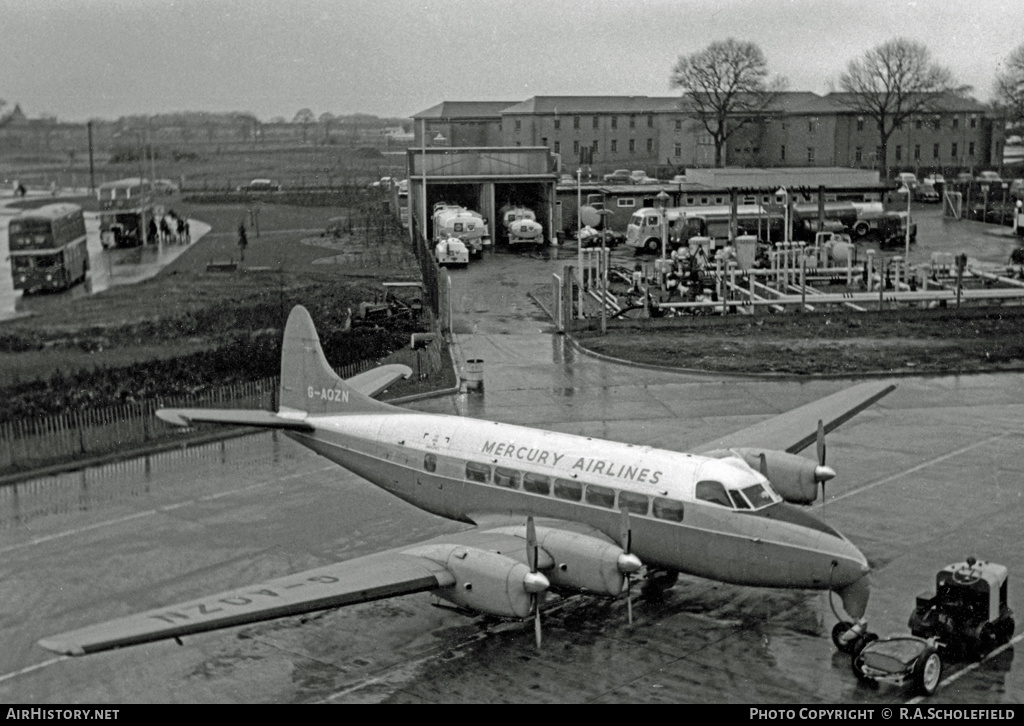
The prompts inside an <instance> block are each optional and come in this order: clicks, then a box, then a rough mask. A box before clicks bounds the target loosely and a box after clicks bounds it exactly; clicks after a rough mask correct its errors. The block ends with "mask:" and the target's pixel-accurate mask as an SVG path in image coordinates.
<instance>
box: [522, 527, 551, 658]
mask: <svg viewBox="0 0 1024 726" xmlns="http://www.w3.org/2000/svg"><path fill="white" fill-rule="evenodd" d="M526 557H527V559H528V560H529V564H530V575H529V576H527V578H526V581H525V582H524V583H523V584H524V587H525V588H526V591H527V592H528V593H530V600H531V606H532V607H533V634H534V637H535V638H536V641H537V647H538V648H539V647H540V641H541V635H540V599H541V596H542V595H543V594H544V591H545V590H547V589H548V585H549V583H548V579H547V578H546V577H544V575H541V574H540V573H538V572H537V560H538V559H539V557H540V548H539V546H538V545H537V530H536V528H535V527H534V526H533V517H532V516H530V517H527V518H526Z"/></svg>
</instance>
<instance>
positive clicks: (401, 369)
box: [345, 363, 412, 396]
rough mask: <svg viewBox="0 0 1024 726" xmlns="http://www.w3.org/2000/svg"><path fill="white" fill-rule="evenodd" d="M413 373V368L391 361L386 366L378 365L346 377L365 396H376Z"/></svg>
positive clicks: (347, 381) (349, 383)
mask: <svg viewBox="0 0 1024 726" xmlns="http://www.w3.org/2000/svg"><path fill="white" fill-rule="evenodd" d="M411 375H412V368H410V367H409V366H404V365H401V364H400V363H391V364H389V365H386V366H378V367H376V368H374V369H372V370H369V371H364V372H363V373H360V374H359V375H357V376H352V377H351V378H346V379H345V383H347V384H348V385H350V386H351V387H352V388H354V389H355V390H357V391H359V392H360V393H361V394H363V395H364V396H376V395H377V394H378V393H380V392H381V391H383V390H384V389H385V388H387V387H388V386H390V385H391V384H392V383H394V382H395V381H397V380H398V379H399V378H408V377H409V376H411Z"/></svg>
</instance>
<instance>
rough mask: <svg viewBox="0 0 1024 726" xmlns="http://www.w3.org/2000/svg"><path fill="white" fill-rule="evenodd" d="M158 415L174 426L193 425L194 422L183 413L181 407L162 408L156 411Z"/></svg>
mask: <svg viewBox="0 0 1024 726" xmlns="http://www.w3.org/2000/svg"><path fill="white" fill-rule="evenodd" d="M156 417H157V418H158V419H160V420H161V421H166V422H167V423H169V424H171V425H172V426H191V425H192V422H191V421H189V420H188V419H187V418H186V417H185V416H183V415H182V410H181V409H179V408H161V409H160V410H158V411H157V412H156Z"/></svg>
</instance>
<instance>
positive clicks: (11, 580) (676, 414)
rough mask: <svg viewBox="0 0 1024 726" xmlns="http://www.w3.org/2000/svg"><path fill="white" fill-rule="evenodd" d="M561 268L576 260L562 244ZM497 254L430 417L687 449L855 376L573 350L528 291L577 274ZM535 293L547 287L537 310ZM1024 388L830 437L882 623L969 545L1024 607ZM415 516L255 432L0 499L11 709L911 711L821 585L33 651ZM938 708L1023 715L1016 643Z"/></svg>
mask: <svg viewBox="0 0 1024 726" xmlns="http://www.w3.org/2000/svg"><path fill="white" fill-rule="evenodd" d="M561 254H565V255H566V256H567V257H572V255H570V254H568V253H567V252H563V253H561ZM551 256H552V255H551V254H550V253H545V254H541V255H537V256H534V257H527V256H511V255H491V256H488V258H487V259H485V260H484V261H483V262H481V263H474V264H473V265H472V266H471V267H470V268H469V269H468V270H460V271H455V272H454V273H452V278H453V305H454V307H455V318H456V321H455V322H456V328H457V330H459V331H462V332H461V333H460V334H459V335H458V343H459V350H460V351H461V355H462V356H463V357H464V358H481V359H483V360H484V380H485V385H484V391H483V392H482V393H461V394H458V395H454V396H448V397H444V398H438V399H431V400H427V401H422V402H420V403H418V404H416V405H415V408H417V409H418V410H423V411H431V412H436V413H448V414H458V415H463V416H470V417H476V418H487V419H493V420H499V421H505V422H510V423H519V424H526V425H531V426H537V427H542V428H548V429H554V430H559V431H567V432H573V433H579V434H585V435H588V436H593V437H600V438H608V439H616V440H623V441H628V442H632V443H648V444H654V445H659V444H660V445H666V444H669V443H671V444H672V445H673V446H682V447H691V446H696V445H698V444H700V443H701V442H704V441H708V440H711V439H713V438H715V437H717V436H718V435H720V434H723V433H725V432H728V431H730V430H734V429H736V428H739V427H741V426H743V425H746V424H749V423H751V422H753V421H756V420H759V419H762V418H765V417H767V416H770V415H773V414H775V413H779V412H782V411H785V410H789V409H791V408H794V407H796V406H798V405H801V404H803V403H806V402H808V401H811V400H814V399H816V398H819V397H821V396H824V395H827V394H829V393H831V392H833V391H836V390H839V389H841V388H843V387H845V386H846V385H849V383H850V381H821V380H807V381H763V380H756V379H752V378H750V379H747V378H735V377H724V376H715V375H682V374H676V373H670V372H661V371H650V370H645V369H637V368H634V367H630V366H621V365H616V364H612V363H607V362H604V361H600V360H596V359H593V358H590V357H586V356H582V355H580V354H579V353H577V352H575V351H574V350H573V349H572V348H571V347H569V346H567V345H566V342H565V340H564V339H563V338H562V337H561V336H558V335H556V334H553V333H552V332H551V329H550V325H549V324H548V322H547V320H546V318H545V316H544V315H543V313H542V312H541V311H540V310H539V309H538V308H537V306H536V305H534V304H533V303H532V302H531V301H530V300H529V299H528V297H527V293H528V292H537V291H543V290H545V289H546V287H547V285H548V284H549V283H548V281H549V280H550V279H551V278H550V276H551V274H552V273H554V272H557V271H560V269H561V265H562V264H563V261H562V260H558V259H543V258H549V257H551ZM542 299H543V298H542ZM1022 422H1024V375H1021V374H993V375H979V376H959V377H958V376H945V377H943V376H939V377H929V378H920V377H904V378H901V379H900V385H899V387H898V389H897V390H896V391H895V392H894V393H893V394H891V395H890V396H888V397H887V398H885V399H884V400H883V401H881V402H880V403H879V404H877V405H876V406H874V407H872V408H871V409H869V410H868V411H866V412H864V413H862V414H861V415H859V416H858V417H856V418H855V419H853V420H852V421H850V422H849V423H847V424H845V425H844V426H843V427H841V428H840V429H838V430H837V431H835V432H834V433H832V434H830V435H829V440H828V463H829V465H830V466H832V467H834V468H835V469H836V470H837V472H838V476H837V478H836V479H835V480H834V481H833V482H830V485H829V490H828V499H827V501H826V503H825V504H824V505H821V504H819V505H818V506H817V507H816V508H815V509H816V512H817V514H818V515H819V516H821V517H822V518H823V519H825V520H826V521H827V522H829V523H830V524H832V525H833V526H835V527H837V528H838V529H840V530H841V531H843V532H844V533H846V534H847V535H848V536H849V537H850V538H851V539H852V540H853V541H854V542H855V543H856V544H857V545H858V546H859V547H860V548H861V549H862V550H863V551H864V552H865V554H866V555H867V557H868V559H869V561H870V562H871V564H872V566H873V568H874V572H873V575H872V578H873V585H874V587H873V596H872V602H871V604H870V606H869V611H868V612H869V617H870V618H871V620H872V622H871V625H872V629H873V630H874V631H876V632H879V633H881V634H883V635H884V634H888V633H890V632H905V630H906V620H907V618H908V616H909V615H910V612H911V611H912V609H913V607H914V598H915V596H916V595H917V594H918V593H919V592H920V591H922V590H925V589H928V588H929V587H930V586H931V585H932V584H933V583H934V577H935V572H936V570H937V569H939V568H941V567H942V566H944V565H945V564H948V563H950V562H955V561H958V560H962V559H963V558H965V557H966V556H968V555H974V556H977V557H981V558H985V559H990V560H993V561H996V562H1000V563H1003V564H1005V565H1007V566H1008V567H1009V569H1010V590H1009V594H1010V602H1011V607H1014V606H1017V607H1019V603H1020V598H1021V597H1024V593H1022V591H1021V589H1020V585H1019V583H1020V582H1021V578H1022V576H1024V541H1022V538H1021V537H1020V521H1021V519H1022V515H1024V511H1022V509H1024V484H1022V481H1021V476H1020V464H1019V455H1018V454H1019V452H1020V451H1021V449H1022V443H1024V441H1022V439H1024V424H1022ZM463 527H464V525H460V524H456V523H452V522H447V521H445V520H440V519H438V518H436V517H433V516H431V515H427V514H424V513H422V512H419V511H418V510H415V509H413V508H411V507H410V506H409V505H406V504H404V503H402V502H400V501H397V500H395V499H393V498H391V497H389V496H388V495H386V494H384V493H382V492H380V491H379V490H377V489H375V488H374V487H373V486H372V485H370V484H368V483H366V482H364V481H362V480H360V479H359V478H358V477H355V476H353V475H351V474H348V473H347V472H345V471H343V470H341V469H339V468H337V467H334V466H332V465H330V464H328V463H327V462H326V461H325V460H323V459H320V458H318V457H316V456H314V455H312V454H310V453H308V452H306V451H305V450H303V449H301V448H300V447H298V446H297V445H295V444H294V443H293V442H291V441H289V440H287V439H284V438H279V437H277V436H275V435H274V434H270V433H264V434H258V435H253V436H248V437H244V438H240V439H235V440H231V441H227V442H224V443H220V444H213V445H210V446H206V447H202V448H198V449H193V450H188V451H174V452H169V453H165V454H161V455H158V456H154V457H150V458H148V459H137V460H133V461H129V462H125V463H123V464H119V465H116V466H108V467H101V468H97V469H93V470H87V471H85V472H78V473H75V474H69V475H64V476H61V477H56V478H49V479H45V480H40V481H36V482H29V483H25V484H22V485H19V486H18V488H17V489H12V488H8V489H5V490H0V582H2V583H3V588H4V597H3V598H2V599H0V643H2V644H3V647H2V648H0V702H8V703H68V702H89V703H129V702H201V703H207V702H234V703H238V702H331V703H352V702H378V701H388V702H622V703H636V702H686V703H694V702H697V703H723V702H730V703H808V704H814V703H902V702H904V701H906V700H907V699H908V698H909V696H908V695H907V693H906V692H905V691H903V690H900V689H896V688H891V687H888V686H881V687H878V688H869V687H867V686H865V685H862V684H859V683H858V682H857V681H856V679H855V678H854V677H853V675H852V673H851V672H850V667H849V658H848V657H846V656H843V655H840V654H838V653H836V652H835V650H834V648H833V647H832V645H831V642H830V640H829V637H828V633H829V631H830V630H831V628H832V625H833V624H834V622H835V618H834V616H833V614H832V612H831V609H830V607H829V601H828V598H827V597H826V596H824V595H822V594H819V593H810V592H804V591H787V590H764V589H755V588H743V587H735V586H731V585H725V584H721V583H715V582H711V581H707V580H701V579H698V578H689V577H683V578H681V580H680V582H679V584H678V585H677V586H676V587H675V588H674V589H673V590H672V591H671V593H670V594H669V596H668V597H667V598H666V599H665V600H663V601H649V600H645V599H642V598H640V599H638V600H637V601H636V607H635V611H636V623H635V624H634V625H633V626H632V627H630V626H628V625H627V623H626V613H625V610H626V606H625V602H624V600H622V599H619V600H615V601H606V600H601V599H595V598H585V597H576V598H570V599H568V600H561V601H559V600H557V599H552V600H550V601H549V603H548V607H547V608H546V610H545V612H544V623H545V638H544V647H543V649H541V650H540V651H538V650H536V649H535V648H534V645H533V637H532V627H531V625H530V624H529V623H527V624H521V623H502V622H499V621H496V620H493V619H490V618H486V617H475V618H470V617H465V616H463V615H460V614H457V613H453V612H451V611H449V610H443V609H437V608H434V607H431V604H430V602H431V600H430V597H429V596H427V595H412V596H407V597H402V598H396V599H394V600H390V601H383V602H378V603H371V604H367V605H361V606H356V607H352V608H347V609H344V610H339V611H331V612H326V613H321V614H315V615H311V616H308V617H304V618H286V619H283V620H279V621H275V622H272V623H265V624H258V625H253V626H246V627H241V628H235V629H231V630H227V631H223V632H220V633H210V634H204V635H198V636H192V637H189V638H186V639H185V640H184V643H183V645H182V646H178V645H175V644H174V643H173V642H164V643H155V644H150V645H145V646H139V647H136V648H131V649H126V650H121V651H114V652H110V653H103V654H98V655H95V656H89V657H85V658H80V659H61V658H52V657H51V654H49V653H48V652H46V651H43V650H41V649H39V648H38V647H37V646H35V645H34V643H35V641H36V640H37V639H39V638H41V637H44V636H47V635H51V634H54V633H58V632H61V631H64V630H67V629H71V628H75V627H79V626H83V625H87V624H91V623H95V622H99V621H102V620H106V619H109V618H111V617H116V616H118V615H122V614H127V613H129V612H133V611H137V610H142V609H148V608H151V607H156V606H158V605H160V604H166V603H173V602H178V601H182V600H187V599H191V598H194V597H198V596H201V595H203V594H209V593H213V592H218V591H221V590H225V589H229V588H233V587H236V586H244V585H248V584H254V583H258V582H261V581H263V580H265V579H269V578H272V577H277V576H280V575H284V574H287V573H290V572H295V571H299V570H302V569H306V568H311V567H315V566H318V565H321V564H326V563H328V562H331V561H333V560H336V559H344V558H348V557H354V556H358V555H361V554H366V553H369V552H373V551H375V550H378V549H383V548H385V547H391V546H395V544H397V543H401V542H410V543H411V542H415V541H418V540H421V539H423V538H426V537H430V536H433V535H436V534H441V533H444V532H452V531H456V530H459V529H462V528H463ZM946 676H947V679H949V680H948V681H947V682H946V683H945V685H944V686H943V687H942V688H941V689H940V691H939V692H938V693H937V694H936V695H935V696H934V697H933V698H932V699H930V703H932V704H941V703H986V704H998V703H1019V702H1021V700H1022V698H1024V668H1022V667H1021V665H1020V664H1019V663H1017V662H1015V659H1014V652H1013V648H1011V649H1008V650H1007V651H1005V652H1003V653H1001V654H999V655H998V656H997V657H995V658H992V659H991V660H989V661H987V662H985V663H983V664H981V665H971V666H967V667H964V666H963V665H954V666H953V667H952V668H951V669H950V670H948V671H947V674H946Z"/></svg>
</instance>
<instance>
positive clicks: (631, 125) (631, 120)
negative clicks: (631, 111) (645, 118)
mask: <svg viewBox="0 0 1024 726" xmlns="http://www.w3.org/2000/svg"><path fill="white" fill-rule="evenodd" d="M629 128H631V129H635V128H636V116H630V117H629Z"/></svg>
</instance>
